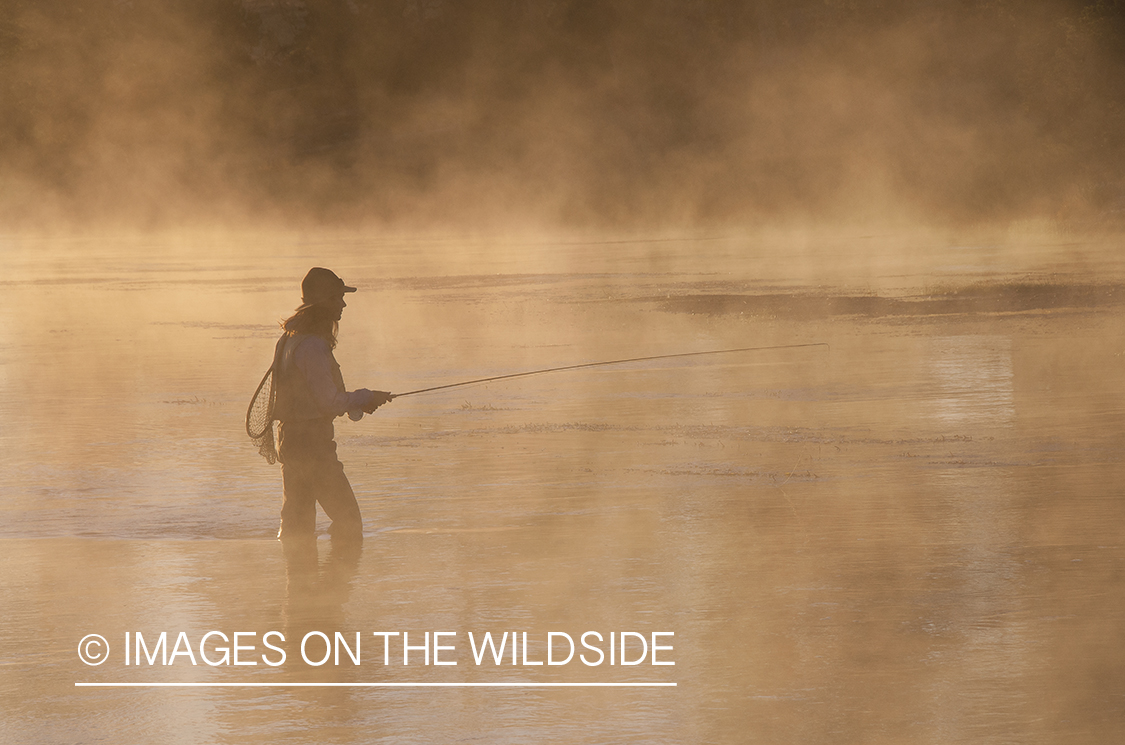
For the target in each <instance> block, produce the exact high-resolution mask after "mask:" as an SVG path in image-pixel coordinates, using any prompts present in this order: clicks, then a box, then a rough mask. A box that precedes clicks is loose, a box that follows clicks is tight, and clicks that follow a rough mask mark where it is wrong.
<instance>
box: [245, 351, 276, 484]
mask: <svg viewBox="0 0 1125 745" xmlns="http://www.w3.org/2000/svg"><path fill="white" fill-rule="evenodd" d="M285 339H286V337H285V336H282V337H281V339H279V340H278V342H277V348H276V349H275V350H274V354H273V364H272V365H270V369H269V370H266V374H265V375H263V376H262V382H261V383H258V388H257V390H255V391H254V396H253V397H252V398H251V399H250V406H249V408H247V409H246V434H248V435H250V440H251V441H252V442H253V443H254V446H255V447H256V448H258V452H259V453H260V454H261V456H262V457H263V458H265V459H266V461H267V462H268V463H269V464H270V465H271V466H272V465H273V464H274V463H277V460H278V458H277V445H276V444H275V442H276V441H275V439H274V434H273V423H274V421H275V419H274V410H273V404H274V400H275V399H276V397H277V391H276V389H275V388H274V371H275V370H277V369H278V365H279V364H280V362H281V360H280V357H281V350H282V349H283V347H284V346H285Z"/></svg>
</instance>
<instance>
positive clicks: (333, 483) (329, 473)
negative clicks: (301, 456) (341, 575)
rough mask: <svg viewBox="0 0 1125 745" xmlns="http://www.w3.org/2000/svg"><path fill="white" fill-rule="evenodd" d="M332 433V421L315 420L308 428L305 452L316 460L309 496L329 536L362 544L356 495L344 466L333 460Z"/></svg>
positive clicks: (361, 524) (334, 446)
mask: <svg viewBox="0 0 1125 745" xmlns="http://www.w3.org/2000/svg"><path fill="white" fill-rule="evenodd" d="M334 435H335V431H334V429H333V426H332V420H331V419H323V420H320V419H318V420H316V421H315V422H312V423H310V425H309V427H308V437H307V442H306V448H305V450H306V452H307V453H308V455H309V457H310V458H313V459H315V461H316V465H315V468H314V469H313V470H314V472H315V480H314V483H313V485H312V491H311V493H312V494H313V496H314V497H315V499H316V501H317V502H319V503H320V506H321V507H322V508H323V509H324V514H326V515H328V519H330V520H331V521H332V524H331V525H330V526H329V527H328V533H329V535H331V536H332V537H333V538H343V539H349V540H363V518H362V517H361V516H360V514H359V503H357V502H356V499H355V492H354V491H352V485H351V484H350V483H349V482H348V477H347V476H346V475H345V474H344V465H343V464H342V463H341V462H340V459H339V458H337V457H336V442H335V440H333V439H332V438H333V437H334Z"/></svg>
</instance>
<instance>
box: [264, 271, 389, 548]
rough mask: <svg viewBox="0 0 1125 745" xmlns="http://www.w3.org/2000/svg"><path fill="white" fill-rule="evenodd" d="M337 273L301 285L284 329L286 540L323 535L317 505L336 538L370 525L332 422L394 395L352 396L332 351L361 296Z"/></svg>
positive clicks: (279, 395)
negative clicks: (349, 296)
mask: <svg viewBox="0 0 1125 745" xmlns="http://www.w3.org/2000/svg"><path fill="white" fill-rule="evenodd" d="M355 291H356V288H354V287H348V286H347V285H345V284H344V282H343V280H341V279H340V278H339V277H337V276H336V275H335V274H334V273H333V272H331V271H329V270H327V269H322V268H320V267H316V268H313V269H310V270H309V273H308V274H307V275H305V279H304V281H302V282H301V305H300V307H299V308H297V311H296V313H294V314H293V315H292V316H291V317H289V318H288V319H286V320H285V321H284V322H283V323H282V324H281V325H282V328H284V329H285V332H286V336H285V339H284V341H283V344H284V346H283V347H282V348H281V351H280V356H279V359H278V364H277V365H276V369H275V371H274V376H275V380H274V386H275V388H276V400H275V403H274V414H275V416H276V418H277V420H278V428H277V432H278V435H277V439H278V443H277V444H278V447H277V452H278V457H279V460H280V461H281V474H282V481H283V484H284V490H285V497H284V502H283V503H282V506H281V529H280V530H279V531H278V538H280V539H282V540H286V541H288V540H290V539H293V540H296V541H307V540H310V539H312V538H313V537H314V536H315V534H316V505H317V502H319V503H320V506H321V507H322V508H323V509H324V512H325V514H326V515H328V517H329V519H331V520H332V524H331V526H329V528H328V532H329V534H330V535H331V536H332V537H333V539H337V538H340V539H346V540H350V541H356V542H358V541H362V540H363V521H362V518H361V517H360V514H359V505H358V504H357V503H356V500H355V493H354V492H353V491H352V487H351V484H350V483H348V477H347V476H346V475H344V466H343V465H342V464H341V463H340V461H339V459H338V458H337V457H336V442H335V441H334V440H333V436H334V434H335V432H334V428H333V425H332V420H334V419H335V418H336V417H338V416H342V415H343V414H345V413H348V412H351V413H352V415H353V417H356V416H358V415H359V412H366V413H368V414H370V413H371V412H373V411H375V409H377V408H379V407H380V406H382V405H383V404H385V403H386V402H387V401H389V400H390V394H389V393H385V392H383V391H370V390H367V389H366V388H360V389H359V390H356V391H351V392H348V390H347V389H346V388H345V387H344V378H343V376H342V375H341V373H340V366H339V365H338V364H336V358H335V357H334V356H333V355H332V350H333V349H334V348H335V347H336V333H337V331H338V328H339V320H340V316H341V314H342V313H343V312H344V308H345V307H347V304H346V303H345V302H344V293H347V292H355Z"/></svg>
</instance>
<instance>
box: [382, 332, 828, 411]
mask: <svg viewBox="0 0 1125 745" xmlns="http://www.w3.org/2000/svg"><path fill="white" fill-rule="evenodd" d="M827 346H828V344H827V343H825V342H822V341H818V342H812V343H809V344H779V345H776V346H772V347H739V348H737V349H711V350H708V351H706V352H680V353H679V354H657V355H653V356H651V357H630V358H629V359H627V360H606V361H605V362H586V363H584V364H581V365H563V366H562V367H546V368H543V369H542V370H528V371H527V372H518V373H509V374H508V375H494V376H492V377H491V378H477V379H476V380H465V381H462V382H460V383H448V384H446V385H435V386H433V387H432V388H419V389H418V390H416V391H407V392H406V393H392V394H391V398H392V399H395V398H402V397H403V396H413V395H414V394H416V393H429V392H430V391H442V390H445V389H447V388H460V387H461V386H465V385H472V384H473V383H490V382H492V381H494V380H510V379H512V378H526V377H528V376H529V375H542V374H543V373H550V372H562V371H563V370H581V369H582V368H584V367H606V366H607V365H623V364H625V363H626V362H648V361H650V360H670V359H672V358H674V357H700V356H702V355H705V354H732V353H734V352H763V351H766V350H769V349H799V348H801V347H827Z"/></svg>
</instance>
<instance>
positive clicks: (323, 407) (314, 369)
mask: <svg viewBox="0 0 1125 745" xmlns="http://www.w3.org/2000/svg"><path fill="white" fill-rule="evenodd" d="M293 363H294V364H295V365H296V366H297V368H298V369H299V370H300V371H301V373H302V374H304V376H305V382H306V383H307V384H308V386H309V392H310V393H311V394H312V397H313V401H315V402H316V407H317V409H319V410H320V412H321V413H322V414H323V415H324V416H331V417H338V416H343V415H344V413H346V412H349V411H361V410H364V409H365V408H368V407H370V406H371V405H372V404H373V403H374V401H373V399H374V398H375V396H374V394H373V392H372V391H369V390H367V389H366V388H360V389H359V390H356V391H351V392H350V393H349V392H348V391H342V390H340V389H339V388H337V387H336V380H335V379H334V378H333V377H332V365H333V361H332V351H331V349H329V347H328V342H326V341H325V340H324V339H321V338H320V337H317V336H313V337H310V338H308V339H306V340H305V341H304V342H302V343H301V346H300V347H298V348H297V351H296V353H295V354H294V355H293Z"/></svg>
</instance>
